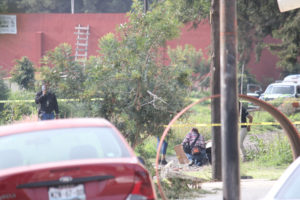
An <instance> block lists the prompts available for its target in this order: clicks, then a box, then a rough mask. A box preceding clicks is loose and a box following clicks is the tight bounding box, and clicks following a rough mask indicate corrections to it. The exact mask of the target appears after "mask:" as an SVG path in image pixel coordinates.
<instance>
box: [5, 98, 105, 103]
mask: <svg viewBox="0 0 300 200" xmlns="http://www.w3.org/2000/svg"><path fill="white" fill-rule="evenodd" d="M90 100H91V101H100V100H103V98H92V99H90ZM57 101H58V102H66V101H68V102H70V101H80V99H57ZM24 102H29V103H34V102H35V101H34V100H0V103H24Z"/></svg>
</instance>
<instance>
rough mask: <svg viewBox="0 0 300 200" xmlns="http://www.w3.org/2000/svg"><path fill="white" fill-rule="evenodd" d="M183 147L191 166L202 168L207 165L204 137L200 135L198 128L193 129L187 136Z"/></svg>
mask: <svg viewBox="0 0 300 200" xmlns="http://www.w3.org/2000/svg"><path fill="white" fill-rule="evenodd" d="M182 146H183V150H184V152H185V154H186V156H187V158H188V159H189V161H190V162H189V166H192V165H197V166H201V165H204V164H206V163H207V161H208V159H207V155H206V150H205V141H204V137H203V136H202V135H201V134H200V133H199V131H198V129H197V128H192V130H191V131H190V132H189V133H188V134H187V135H186V136H185V138H184V140H183V142H182Z"/></svg>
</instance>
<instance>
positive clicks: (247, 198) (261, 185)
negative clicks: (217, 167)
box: [197, 179, 276, 200]
mask: <svg viewBox="0 0 300 200" xmlns="http://www.w3.org/2000/svg"><path fill="white" fill-rule="evenodd" d="M275 182H276V181H270V180H264V179H242V180H241V184H240V187H241V188H240V193H241V200H259V199H263V198H264V196H265V195H266V194H267V192H268V191H269V190H270V189H271V187H272V186H273V184H274V183H275ZM222 185H223V184H222V182H209V183H203V184H201V188H202V189H204V190H207V191H210V192H213V193H215V194H206V195H204V197H202V198H197V200H200V199H201V200H219V199H220V200H222V199H223V194H222Z"/></svg>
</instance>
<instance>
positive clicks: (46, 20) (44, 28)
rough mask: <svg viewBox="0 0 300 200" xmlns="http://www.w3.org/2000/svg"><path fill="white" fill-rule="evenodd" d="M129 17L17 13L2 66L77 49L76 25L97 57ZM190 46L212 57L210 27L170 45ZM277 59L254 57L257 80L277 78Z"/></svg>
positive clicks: (0, 38) (2, 47)
mask: <svg viewBox="0 0 300 200" xmlns="http://www.w3.org/2000/svg"><path fill="white" fill-rule="evenodd" d="M126 21H127V19H126V14H124V13H121V14H17V32H18V33H17V34H16V35H10V34H0V66H3V67H4V69H5V70H7V71H10V70H11V68H12V66H13V65H14V64H15V62H14V60H16V59H20V58H21V57H22V56H27V57H29V59H30V60H31V61H33V62H34V63H35V64H38V61H39V59H40V58H41V56H42V55H44V54H45V52H47V51H48V50H51V49H53V48H55V47H56V46H58V45H59V44H61V43H64V42H66V43H69V44H71V45H72V46H73V49H75V43H76V35H75V34H74V32H75V26H77V25H78V24H81V25H82V26H87V25H89V26H90V37H89V47H88V55H96V54H97V50H98V39H99V38H101V37H102V36H104V35H105V34H107V33H108V32H115V28H116V27H117V26H118V25H119V24H121V23H124V22H126ZM185 44H191V45H193V46H194V47H195V48H196V49H202V51H203V52H204V54H205V56H206V57H209V45H210V25H209V23H208V22H206V23H202V24H200V25H199V27H198V28H197V29H196V30H194V29H191V27H190V26H186V27H185V28H183V29H182V34H181V37H180V38H179V39H175V40H173V41H170V42H168V45H169V46H171V47H172V48H175V47H176V46H177V45H182V46H184V45H185ZM276 60H277V59H276V57H274V56H273V55H271V54H270V53H269V52H267V51H264V52H263V55H262V59H261V61H260V62H259V63H255V62H254V56H253V59H252V61H251V63H250V64H249V66H248V67H249V68H250V71H251V72H252V73H253V74H255V75H256V77H257V78H258V80H260V81H263V79H265V78H268V77H273V78H274V79H277V78H278V76H279V71H278V70H276V69H275V63H276Z"/></svg>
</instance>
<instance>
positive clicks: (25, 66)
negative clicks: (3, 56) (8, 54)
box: [11, 56, 35, 90]
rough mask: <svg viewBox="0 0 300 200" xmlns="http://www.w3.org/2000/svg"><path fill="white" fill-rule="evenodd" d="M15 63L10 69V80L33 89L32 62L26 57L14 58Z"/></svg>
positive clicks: (25, 87) (33, 70)
mask: <svg viewBox="0 0 300 200" xmlns="http://www.w3.org/2000/svg"><path fill="white" fill-rule="evenodd" d="M16 62H17V64H16V65H15V66H14V67H13V69H12V71H11V76H12V78H11V81H12V82H15V83H17V84H18V85H19V87H20V88H23V89H26V90H28V89H29V90H30V89H31V90H32V89H34V82H35V80H34V72H35V69H34V67H33V63H32V62H31V61H30V60H29V59H28V58H27V57H26V56H24V57H22V58H21V59H20V60H16Z"/></svg>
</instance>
